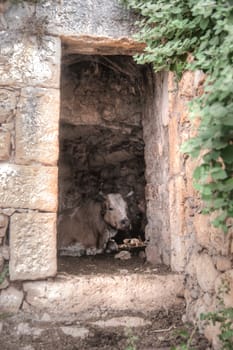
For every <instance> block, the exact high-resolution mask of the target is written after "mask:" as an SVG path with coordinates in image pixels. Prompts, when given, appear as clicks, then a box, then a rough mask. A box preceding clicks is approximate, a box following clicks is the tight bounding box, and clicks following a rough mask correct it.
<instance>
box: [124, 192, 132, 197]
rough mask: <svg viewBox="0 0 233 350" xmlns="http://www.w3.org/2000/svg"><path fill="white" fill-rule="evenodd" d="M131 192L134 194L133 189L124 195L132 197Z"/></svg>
mask: <svg viewBox="0 0 233 350" xmlns="http://www.w3.org/2000/svg"><path fill="white" fill-rule="evenodd" d="M133 194H134V191H130V192H129V193H128V194H127V195H126V196H125V197H126V198H129V197H132V195H133Z"/></svg>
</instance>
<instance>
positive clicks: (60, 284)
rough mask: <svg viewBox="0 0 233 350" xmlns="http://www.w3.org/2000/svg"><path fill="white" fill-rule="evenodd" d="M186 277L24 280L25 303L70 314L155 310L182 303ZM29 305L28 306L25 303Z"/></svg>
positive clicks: (92, 276)
mask: <svg viewBox="0 0 233 350" xmlns="http://www.w3.org/2000/svg"><path fill="white" fill-rule="evenodd" d="M183 280H184V279H183V276H181V275H175V274H167V275H166V276H162V275H156V274H151V275H149V274H148V275H145V274H144V275H143V274H140V273H135V274H127V275H124V276H122V274H114V275H111V276H110V275H109V276H108V275H101V274H97V275H96V274H93V275H92V274H90V275H88V276H87V275H86V276H85V275H80V276H69V277H68V278H67V277H65V276H64V275H58V276H57V277H56V278H55V280H53V281H34V282H25V283H24V284H23V289H24V291H25V292H26V302H27V303H28V304H29V305H30V306H31V307H33V308H36V309H37V310H43V311H44V312H45V311H46V312H49V311H52V312H55V313H60V314H61V313H62V314H63V315H67V314H69V313H80V314H81V315H84V314H85V312H87V311H88V310H89V311H90V310H91V312H93V313H94V312H98V311H99V310H100V307H101V309H102V310H106V311H107V312H108V313H111V312H114V311H116V310H122V311H123V310H132V311H133V312H145V310H147V311H148V312H149V311H152V310H153V311H154V310H158V309H160V308H161V305H163V306H164V307H165V308H169V307H171V306H172V305H176V304H177V303H178V304H179V303H181V302H182V301H181V299H180V298H179V297H178V296H180V295H182V293H183ZM25 307H26V305H25Z"/></svg>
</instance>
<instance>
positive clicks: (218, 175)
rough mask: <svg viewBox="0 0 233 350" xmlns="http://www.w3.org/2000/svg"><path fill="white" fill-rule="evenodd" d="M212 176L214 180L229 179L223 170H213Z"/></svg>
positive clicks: (211, 171)
mask: <svg viewBox="0 0 233 350" xmlns="http://www.w3.org/2000/svg"><path fill="white" fill-rule="evenodd" d="M210 174H211V176H212V178H213V179H214V180H224V179H226V178H227V177H228V176H227V173H226V171H225V170H223V169H221V168H212V169H211V170H210Z"/></svg>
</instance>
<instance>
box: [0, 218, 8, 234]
mask: <svg viewBox="0 0 233 350" xmlns="http://www.w3.org/2000/svg"><path fill="white" fill-rule="evenodd" d="M8 222H9V219H8V216H7V215H4V214H0V237H1V238H2V237H5V234H6V230H7V226H8Z"/></svg>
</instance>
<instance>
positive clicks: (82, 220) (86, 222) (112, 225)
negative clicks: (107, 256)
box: [58, 193, 130, 256]
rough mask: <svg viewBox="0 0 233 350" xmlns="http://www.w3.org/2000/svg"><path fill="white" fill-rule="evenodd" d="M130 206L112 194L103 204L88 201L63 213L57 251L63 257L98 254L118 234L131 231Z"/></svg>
mask: <svg viewBox="0 0 233 350" xmlns="http://www.w3.org/2000/svg"><path fill="white" fill-rule="evenodd" d="M127 209H128V208H127V204H126V202H125V200H124V199H123V197H122V196H121V194H119V193H110V194H107V195H106V196H104V198H103V201H102V202H98V201H94V200H92V199H89V200H86V201H85V202H84V203H83V204H81V205H80V206H78V207H76V208H71V209H66V210H64V211H63V212H62V213H61V214H60V215H59V218H58V250H59V251H60V254H61V255H74V256H81V255H84V254H87V255H91V254H93V255H94V254H99V253H102V252H103V251H104V249H105V248H106V245H107V242H108V241H109V240H110V239H111V238H112V237H114V236H115V235H116V233H117V231H118V230H123V231H126V230H127V229H129V227H130V221H129V219H128V216H127Z"/></svg>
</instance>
